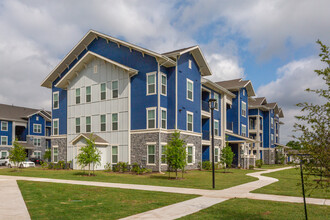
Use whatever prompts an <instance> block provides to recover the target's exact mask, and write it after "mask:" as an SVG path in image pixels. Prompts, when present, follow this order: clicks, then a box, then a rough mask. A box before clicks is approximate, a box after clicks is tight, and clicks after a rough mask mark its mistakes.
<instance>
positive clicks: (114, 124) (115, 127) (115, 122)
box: [112, 113, 118, 131]
mask: <svg viewBox="0 0 330 220" xmlns="http://www.w3.org/2000/svg"><path fill="white" fill-rule="evenodd" d="M112 130H113V131H118V113H114V114H112Z"/></svg>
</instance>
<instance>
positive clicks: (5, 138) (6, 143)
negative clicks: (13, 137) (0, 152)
mask: <svg viewBox="0 0 330 220" xmlns="http://www.w3.org/2000/svg"><path fill="white" fill-rule="evenodd" d="M1 145H8V137H7V136H1Z"/></svg>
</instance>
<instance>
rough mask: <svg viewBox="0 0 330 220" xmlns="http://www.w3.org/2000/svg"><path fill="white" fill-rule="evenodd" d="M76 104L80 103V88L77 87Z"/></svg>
mask: <svg viewBox="0 0 330 220" xmlns="http://www.w3.org/2000/svg"><path fill="white" fill-rule="evenodd" d="M76 104H80V89H76Z"/></svg>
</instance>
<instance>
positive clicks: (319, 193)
mask: <svg viewBox="0 0 330 220" xmlns="http://www.w3.org/2000/svg"><path fill="white" fill-rule="evenodd" d="M263 175H264V176H269V177H274V178H276V179H278V180H279V181H278V182H276V183H273V184H270V185H268V186H265V187H262V188H260V189H257V190H254V191H252V192H254V193H266V194H276V195H286V196H302V190H301V184H300V183H301V179H300V170H299V169H296V168H293V169H288V170H282V171H277V172H274V173H267V174H263ZM306 196H308V197H313V198H326V199H329V198H330V195H329V192H326V191H325V190H321V189H318V190H314V191H311V190H309V189H308V188H307V193H306Z"/></svg>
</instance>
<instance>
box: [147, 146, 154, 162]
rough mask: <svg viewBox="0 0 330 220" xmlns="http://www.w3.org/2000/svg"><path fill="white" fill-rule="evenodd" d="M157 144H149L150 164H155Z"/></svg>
mask: <svg viewBox="0 0 330 220" xmlns="http://www.w3.org/2000/svg"><path fill="white" fill-rule="evenodd" d="M155 157H156V146H155V145H154V144H150V145H148V162H147V163H148V164H155Z"/></svg>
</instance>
